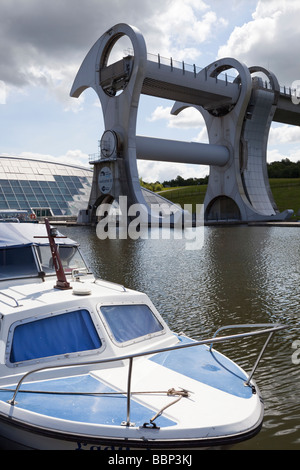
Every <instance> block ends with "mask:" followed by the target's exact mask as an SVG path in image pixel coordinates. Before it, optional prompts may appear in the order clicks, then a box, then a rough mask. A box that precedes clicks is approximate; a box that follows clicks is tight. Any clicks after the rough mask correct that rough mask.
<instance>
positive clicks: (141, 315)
mask: <svg viewBox="0 0 300 470" xmlns="http://www.w3.org/2000/svg"><path fill="white" fill-rule="evenodd" d="M101 312H102V314H103V316H104V318H105V320H106V323H107V324H108V326H109V328H110V330H111V332H112V334H113V336H114V338H115V340H116V341H117V342H118V343H124V342H125V341H130V340H133V339H135V338H139V337H141V336H145V335H149V334H151V333H157V332H159V331H162V330H163V329H164V328H163V326H162V325H161V324H160V323H159V321H158V320H157V318H156V317H155V316H154V314H153V312H152V311H151V310H150V308H149V307H148V305H144V304H141V305H137V304H132V305H109V306H102V307H101Z"/></svg>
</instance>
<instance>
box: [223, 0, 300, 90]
mask: <svg viewBox="0 0 300 470" xmlns="http://www.w3.org/2000/svg"><path fill="white" fill-rule="evenodd" d="M299 15H300V3H299V1H298V0H280V1H279V0H259V1H258V3H257V7H256V10H255V12H254V13H253V15H252V20H251V21H249V22H247V23H245V24H244V25H242V26H239V27H235V28H234V30H233V32H232V34H231V35H230V37H229V39H228V41H227V43H226V44H225V45H223V46H221V47H220V48H219V51H218V56H219V57H228V56H229V57H235V58H236V59H238V60H240V61H242V62H244V63H246V65H247V66H249V67H250V66H253V65H260V66H262V67H265V68H267V69H269V70H271V71H272V72H274V73H275V75H276V76H277V78H278V80H279V82H280V83H281V85H287V86H289V85H290V84H291V83H292V82H293V81H294V80H296V79H299V78H300V77H299V54H297V50H298V48H299V41H300V30H299Z"/></svg>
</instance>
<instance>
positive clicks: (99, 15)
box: [0, 0, 300, 181]
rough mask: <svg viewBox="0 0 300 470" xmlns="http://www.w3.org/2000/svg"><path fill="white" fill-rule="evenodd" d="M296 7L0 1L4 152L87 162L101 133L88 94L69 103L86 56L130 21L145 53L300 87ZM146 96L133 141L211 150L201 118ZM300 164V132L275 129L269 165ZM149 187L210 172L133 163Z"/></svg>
mask: <svg viewBox="0 0 300 470" xmlns="http://www.w3.org/2000/svg"><path fill="white" fill-rule="evenodd" d="M299 18H300V2H299V1H298V0H228V1H227V2H225V1H224V0H109V1H108V0H85V1H82V0H51V2H50V1H48V0H0V122H1V125H0V154H2V155H25V156H32V157H36V158H40V157H42V158H51V159H58V160H59V161H62V160H64V161H66V162H72V163H76V164H79V165H87V164H88V155H89V154H92V153H95V152H97V150H98V140H99V139H100V138H101V135H102V133H103V130H104V128H103V118H102V111H101V108H100V106H99V101H98V98H97V96H96V95H95V93H94V92H93V90H91V89H89V90H87V91H85V92H84V93H83V94H82V95H81V97H80V98H79V99H75V98H71V97H70V96H69V92H70V89H71V87H72V83H73V80H74V78H75V75H76V73H77V70H78V69H79V67H80V65H81V63H82V61H83V59H84V57H85V55H86V54H87V52H88V51H89V49H90V48H91V47H92V45H93V44H94V43H95V42H96V40H97V39H98V38H99V37H100V36H101V35H102V34H103V33H104V32H105V31H106V30H108V29H109V28H110V27H111V26H113V25H115V24H117V23H128V24H131V25H133V26H136V27H137V28H139V29H140V31H141V33H142V34H143V36H144V38H145V41H146V45H147V50H148V52H149V53H153V54H157V53H160V55H161V56H163V57H172V58H173V59H174V60H184V61H185V63H186V64H196V65H197V66H199V67H205V66H206V65H209V64H210V63H211V62H213V61H214V60H216V59H217V58H222V57H234V58H236V59H238V60H240V61H242V62H244V63H245V64H246V65H247V66H249V67H250V66H252V65H260V66H263V67H265V68H268V69H269V70H271V71H272V72H274V73H275V74H276V76H277V78H278V80H279V82H280V84H281V85H282V86H283V85H285V86H287V87H289V86H291V85H292V83H293V81H295V80H300V52H299V44H300V27H299ZM172 104H173V103H172V102H169V101H166V100H159V99H157V98H153V97H146V96H142V97H141V101H140V104H139V115H138V124H137V133H138V134H140V135H146V136H151V137H162V138H170V139H178V140H186V141H191V140H193V141H199V142H207V134H206V129H205V127H204V125H203V121H202V120H201V117H199V113H198V112H194V111H193V110H191V109H190V110H188V111H186V112H185V113H182V114H180V115H179V116H177V117H172V116H170V108H171V107H172ZM282 158H289V159H291V160H293V161H298V160H300V128H298V127H293V126H285V125H280V124H272V128H271V132H270V138H269V147H268V161H274V160H280V159H282ZM139 172H140V176H142V178H143V179H144V180H146V181H156V180H159V181H164V180H168V179H171V178H175V177H176V176H177V175H178V174H180V175H182V176H183V177H190V176H196V177H201V176H205V174H208V168H207V167H203V166H191V165H182V164H181V165H175V164H172V165H170V164H164V163H156V164H154V163H153V162H139Z"/></svg>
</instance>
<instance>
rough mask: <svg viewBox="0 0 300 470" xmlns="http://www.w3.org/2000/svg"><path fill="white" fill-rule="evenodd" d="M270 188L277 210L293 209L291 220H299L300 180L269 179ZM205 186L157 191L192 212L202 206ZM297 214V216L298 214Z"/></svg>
mask: <svg viewBox="0 0 300 470" xmlns="http://www.w3.org/2000/svg"><path fill="white" fill-rule="evenodd" d="M269 181H270V186H271V190H272V193H273V197H274V199H275V202H276V204H277V207H278V210H279V211H280V212H281V211H284V210H285V209H293V210H294V216H293V218H292V220H298V219H300V178H271V179H270V180H269ZM206 189H207V185H204V184H203V185H199V186H181V187H177V188H172V189H171V188H164V190H163V191H159V192H158V194H161V195H162V196H164V197H165V198H166V199H169V200H170V201H172V202H174V203H175V204H180V205H181V206H182V207H183V206H184V204H193V212H194V211H195V207H196V204H203V201H204V197H205V193H206ZM298 213H299V214H298Z"/></svg>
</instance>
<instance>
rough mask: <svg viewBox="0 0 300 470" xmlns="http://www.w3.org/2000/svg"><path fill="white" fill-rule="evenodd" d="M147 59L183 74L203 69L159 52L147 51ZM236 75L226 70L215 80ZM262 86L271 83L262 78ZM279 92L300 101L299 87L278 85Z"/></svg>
mask: <svg viewBox="0 0 300 470" xmlns="http://www.w3.org/2000/svg"><path fill="white" fill-rule="evenodd" d="M147 59H148V60H149V61H151V62H156V63H157V64H158V67H160V65H167V66H169V67H171V70H173V69H174V68H176V69H181V70H182V73H183V74H184V73H185V72H192V73H194V75H195V77H196V75H197V74H198V73H199V72H201V70H203V69H205V67H199V66H197V65H195V64H193V65H191V64H187V63H186V62H185V61H179V60H174V59H173V58H172V57H169V58H167V57H162V56H161V55H160V54H151V53H149V52H148V53H147ZM235 78H236V76H231V75H228V74H227V73H226V72H222V73H220V74H219V75H218V77H217V80H219V79H220V80H223V81H225V82H226V83H228V82H229V83H232V82H233V81H234V79H235ZM262 83H263V88H265V89H268V90H272V85H271V83H270V82H268V81H267V80H263V82H262ZM280 93H281V94H282V95H286V96H288V97H290V98H291V97H292V96H293V97H295V98H298V99H299V101H300V89H299V87H298V88H292V87H287V86H280Z"/></svg>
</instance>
